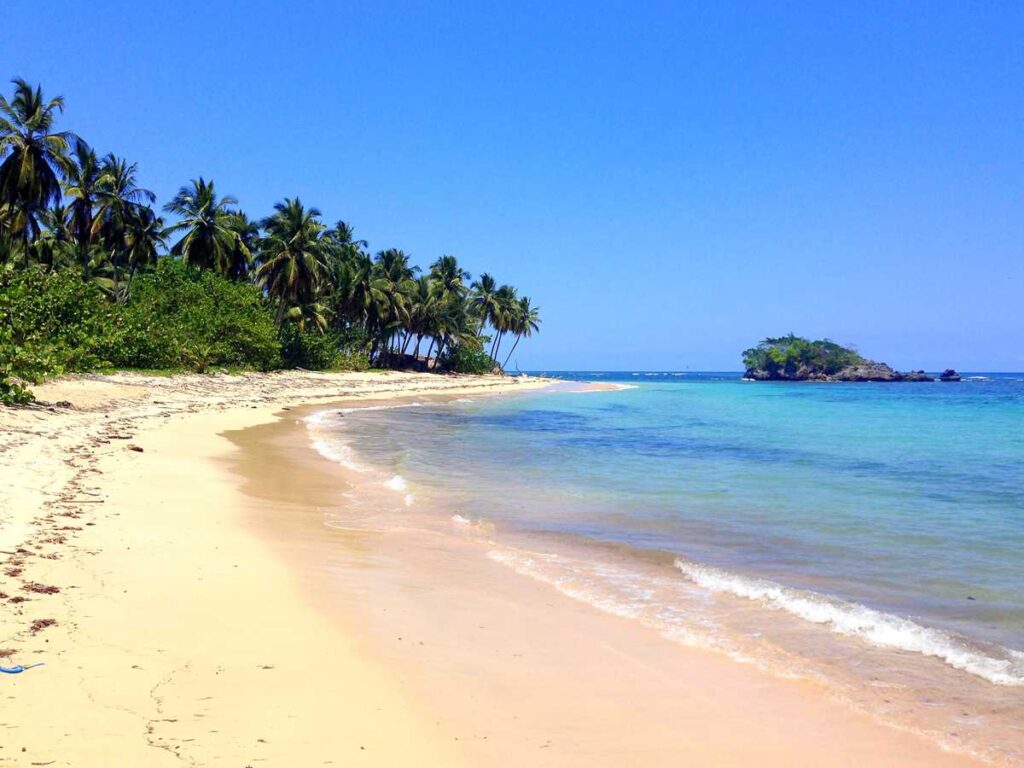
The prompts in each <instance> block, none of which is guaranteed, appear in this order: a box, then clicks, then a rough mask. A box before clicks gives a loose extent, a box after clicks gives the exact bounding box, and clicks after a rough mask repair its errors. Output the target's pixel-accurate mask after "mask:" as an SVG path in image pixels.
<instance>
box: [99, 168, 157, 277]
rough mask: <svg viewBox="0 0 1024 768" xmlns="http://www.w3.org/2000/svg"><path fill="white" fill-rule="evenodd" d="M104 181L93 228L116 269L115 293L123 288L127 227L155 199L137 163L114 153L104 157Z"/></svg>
mask: <svg viewBox="0 0 1024 768" xmlns="http://www.w3.org/2000/svg"><path fill="white" fill-rule="evenodd" d="M103 174H104V176H105V179H104V183H103V184H102V185H100V186H99V188H98V202H99V208H98V209H97V211H96V217H95V219H94V220H93V224H92V232H93V235H94V236H97V237H98V239H99V242H101V243H102V244H103V246H104V248H106V250H107V253H108V254H109V256H110V264H111V266H112V267H113V270H114V293H115V295H117V294H118V291H119V290H120V270H121V266H122V265H123V264H124V263H125V262H126V260H127V252H128V228H129V226H130V224H131V221H132V219H133V217H135V216H137V215H138V209H139V207H140V206H142V205H144V204H145V203H152V202H154V201H155V200H156V195H154V194H153V193H152V192H151V191H150V190H148V189H143V188H142V187H140V186H139V185H138V183H137V182H136V175H137V174H138V164H137V163H129V162H128V161H127V160H125V159H124V158H121V157H117V156H115V155H113V154H109V155H106V156H105V157H104V158H103Z"/></svg>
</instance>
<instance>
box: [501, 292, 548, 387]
mask: <svg viewBox="0 0 1024 768" xmlns="http://www.w3.org/2000/svg"><path fill="white" fill-rule="evenodd" d="M513 326H514V327H513V328H512V332H513V333H514V334H515V335H516V342H515V344H513V345H512V349H510V350H509V352H508V357H506V358H505V362H504V363H503V364H502V366H501V367H502V370H504V369H505V368H506V367H507V366H508V361H509V360H511V359H512V353H513V352H515V351H516V347H518V346H519V340H520V339H521V338H523V337H524V336H526V337H527V338H529V337H530V336H533V334H534V333H537V332H539V331H540V308H539V307H534V306H532V305H531V304H530V298H529V297H528V296H523V297H522V298H521V299H519V306H518V308H517V311H516V313H515V321H514V323H513Z"/></svg>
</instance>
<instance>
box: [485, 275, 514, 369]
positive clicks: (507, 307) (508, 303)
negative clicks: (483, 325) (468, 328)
mask: <svg viewBox="0 0 1024 768" xmlns="http://www.w3.org/2000/svg"><path fill="white" fill-rule="evenodd" d="M518 301H519V300H518V299H517V298H516V289H515V288H513V287H512V286H511V285H503V286H501V288H499V289H498V290H497V291H495V293H494V302H495V304H496V305H497V309H496V310H495V312H494V315H493V316H492V317H491V325H493V326H494V330H495V335H494V343H493V344H491V359H492V360H497V359H498V358H497V354H498V350H499V349H500V348H501V340H502V337H504V335H505V334H506V333H507V332H508V331H509V330H510V329H511V327H512V323H513V321H514V319H515V317H516V313H517V311H518V308H519V307H518Z"/></svg>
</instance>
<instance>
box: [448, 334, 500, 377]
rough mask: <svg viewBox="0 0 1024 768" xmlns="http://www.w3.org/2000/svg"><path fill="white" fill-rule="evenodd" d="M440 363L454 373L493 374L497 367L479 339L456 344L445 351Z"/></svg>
mask: <svg viewBox="0 0 1024 768" xmlns="http://www.w3.org/2000/svg"><path fill="white" fill-rule="evenodd" d="M440 362H441V366H442V367H443V368H445V369H447V370H449V371H452V372H453V373H476V374H481V373H491V372H493V371H494V369H495V367H496V366H497V363H495V362H494V360H492V359H491V356H490V355H488V354H487V352H485V351H484V348H483V343H482V342H481V341H480V340H479V339H474V340H471V341H468V342H461V343H456V344H454V345H453V346H452V347H450V348H449V349H447V350H446V351H445V353H444V355H442V357H441V361H440Z"/></svg>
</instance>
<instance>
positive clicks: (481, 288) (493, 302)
mask: <svg viewBox="0 0 1024 768" xmlns="http://www.w3.org/2000/svg"><path fill="white" fill-rule="evenodd" d="M471 288H472V298H471V299H470V302H469V305H470V309H471V310H472V312H473V314H474V315H476V317H477V318H479V320H480V328H479V330H481V331H483V329H484V327H485V326H486V325H487V324H488V323H491V324H493V323H494V320H495V318H496V317H497V316H498V312H499V310H500V307H499V306H498V299H497V296H496V294H497V291H498V284H497V282H495V280H494V278H493V277H491V276H490V275H489V274H488V273H487V272H484V273H483V274H482V275H480V279H479V280H475V281H474V282H473V285H472V286H471Z"/></svg>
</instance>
